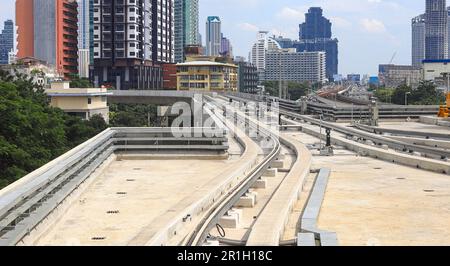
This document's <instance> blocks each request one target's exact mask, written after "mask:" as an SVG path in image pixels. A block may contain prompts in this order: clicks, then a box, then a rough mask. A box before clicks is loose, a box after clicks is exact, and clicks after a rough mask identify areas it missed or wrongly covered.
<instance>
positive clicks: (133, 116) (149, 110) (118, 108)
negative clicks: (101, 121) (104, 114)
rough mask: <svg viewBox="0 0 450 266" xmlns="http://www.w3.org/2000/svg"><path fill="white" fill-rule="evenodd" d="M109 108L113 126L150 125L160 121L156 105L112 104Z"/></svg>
mask: <svg viewBox="0 0 450 266" xmlns="http://www.w3.org/2000/svg"><path fill="white" fill-rule="evenodd" d="M109 108H110V109H109V117H110V121H109V122H110V126H111V127H148V126H156V125H157V122H158V121H156V112H157V109H156V108H157V107H156V106H155V105H149V104H111V105H110V107H109Z"/></svg>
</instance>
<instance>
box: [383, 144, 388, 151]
mask: <svg viewBox="0 0 450 266" xmlns="http://www.w3.org/2000/svg"><path fill="white" fill-rule="evenodd" d="M381 148H382V149H383V150H389V146H388V145H386V144H383V145H381Z"/></svg>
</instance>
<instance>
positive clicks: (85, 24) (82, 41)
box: [77, 0, 94, 78]
mask: <svg viewBox="0 0 450 266" xmlns="http://www.w3.org/2000/svg"><path fill="white" fill-rule="evenodd" d="M77 2H78V74H79V75H80V77H83V78H87V77H89V64H91V63H93V62H92V59H93V53H94V51H93V49H92V48H93V38H92V34H93V25H92V22H93V16H94V10H93V5H94V1H93V0H77Z"/></svg>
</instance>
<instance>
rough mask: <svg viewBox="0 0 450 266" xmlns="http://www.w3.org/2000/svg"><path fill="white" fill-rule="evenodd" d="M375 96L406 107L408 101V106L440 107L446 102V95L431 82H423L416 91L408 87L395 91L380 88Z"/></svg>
mask: <svg viewBox="0 0 450 266" xmlns="http://www.w3.org/2000/svg"><path fill="white" fill-rule="evenodd" d="M406 95H407V96H406ZM375 96H376V97H377V98H378V99H379V100H380V101H383V102H388V103H393V104H400V105H405V102H406V101H407V103H408V105H439V104H441V103H443V102H444V100H445V97H444V93H443V92H442V91H440V90H438V89H437V88H436V86H435V85H434V84H433V83H432V82H429V81H423V82H421V83H420V85H419V86H418V87H417V88H416V89H413V88H411V87H410V86H407V85H401V86H398V87H397V88H395V89H388V88H379V89H377V90H376V92H375ZM405 96H406V97H405Z"/></svg>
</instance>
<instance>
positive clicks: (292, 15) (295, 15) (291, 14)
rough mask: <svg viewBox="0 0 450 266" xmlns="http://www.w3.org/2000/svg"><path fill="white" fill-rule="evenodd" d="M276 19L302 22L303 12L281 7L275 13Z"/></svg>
mask: <svg viewBox="0 0 450 266" xmlns="http://www.w3.org/2000/svg"><path fill="white" fill-rule="evenodd" d="M277 17H278V18H280V19H287V20H303V18H304V17H305V12H304V11H302V10H300V9H296V8H292V7H283V9H281V11H280V12H278V13H277Z"/></svg>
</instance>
